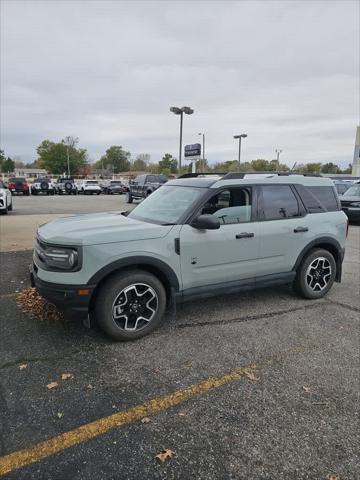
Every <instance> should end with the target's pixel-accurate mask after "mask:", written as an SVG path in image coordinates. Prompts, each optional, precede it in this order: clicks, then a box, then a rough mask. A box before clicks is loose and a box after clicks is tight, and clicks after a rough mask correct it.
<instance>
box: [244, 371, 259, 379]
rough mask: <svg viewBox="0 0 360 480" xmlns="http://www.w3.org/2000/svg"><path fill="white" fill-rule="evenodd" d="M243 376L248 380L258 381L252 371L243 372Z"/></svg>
mask: <svg viewBox="0 0 360 480" xmlns="http://www.w3.org/2000/svg"><path fill="white" fill-rule="evenodd" d="M244 374H245V376H246V377H247V378H248V379H249V380H260V379H259V378H258V377H257V376H256V375H255V372H254V371H253V370H249V369H247V370H245V372H244Z"/></svg>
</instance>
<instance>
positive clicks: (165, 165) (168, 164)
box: [159, 153, 178, 173]
mask: <svg viewBox="0 0 360 480" xmlns="http://www.w3.org/2000/svg"><path fill="white" fill-rule="evenodd" d="M177 169H178V162H177V160H176V158H174V157H173V156H172V155H171V154H170V153H165V155H164V156H163V158H162V159H161V160H160V162H159V170H160V173H162V172H163V171H164V170H165V171H167V170H170V172H171V173H176V172H177Z"/></svg>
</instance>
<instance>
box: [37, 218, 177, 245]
mask: <svg viewBox="0 0 360 480" xmlns="http://www.w3.org/2000/svg"><path fill="white" fill-rule="evenodd" d="M172 228H173V227H172V225H156V224H153V223H146V222H141V221H139V220H134V219H132V218H128V217H125V216H124V215H122V214H121V212H108V213H91V214H86V215H76V216H73V217H65V218H59V219H57V220H53V221H51V222H49V223H46V224H44V225H41V226H40V227H39V228H38V235H39V236H40V238H41V239H42V240H43V241H45V242H48V243H54V244H61V245H99V244H104V243H115V242H116V243H117V242H128V241H131V240H147V239H153V238H161V237H164V236H165V235H167V233H169V231H170V230H171V229H172Z"/></svg>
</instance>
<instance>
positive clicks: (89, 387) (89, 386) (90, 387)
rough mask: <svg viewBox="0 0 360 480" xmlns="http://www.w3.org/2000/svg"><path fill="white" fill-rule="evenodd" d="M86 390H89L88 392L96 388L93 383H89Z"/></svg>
mask: <svg viewBox="0 0 360 480" xmlns="http://www.w3.org/2000/svg"><path fill="white" fill-rule="evenodd" d="M86 388H87V389H88V390H91V389H92V388H94V387H93V386H92V385H91V383H89V385H86Z"/></svg>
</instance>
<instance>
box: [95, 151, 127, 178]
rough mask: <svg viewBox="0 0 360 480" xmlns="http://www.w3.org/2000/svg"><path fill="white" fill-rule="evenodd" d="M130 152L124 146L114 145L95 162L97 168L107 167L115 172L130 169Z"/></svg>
mask: <svg viewBox="0 0 360 480" xmlns="http://www.w3.org/2000/svg"><path fill="white" fill-rule="evenodd" d="M130 166H131V164H130V152H127V151H125V150H124V149H123V147H121V146H118V145H112V146H111V147H109V148H108V149H107V150H106V153H105V155H103V156H102V157H101V158H100V160H98V161H97V162H96V164H95V167H96V168H107V169H108V170H112V171H113V172H114V173H120V172H126V171H128V170H130Z"/></svg>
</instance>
